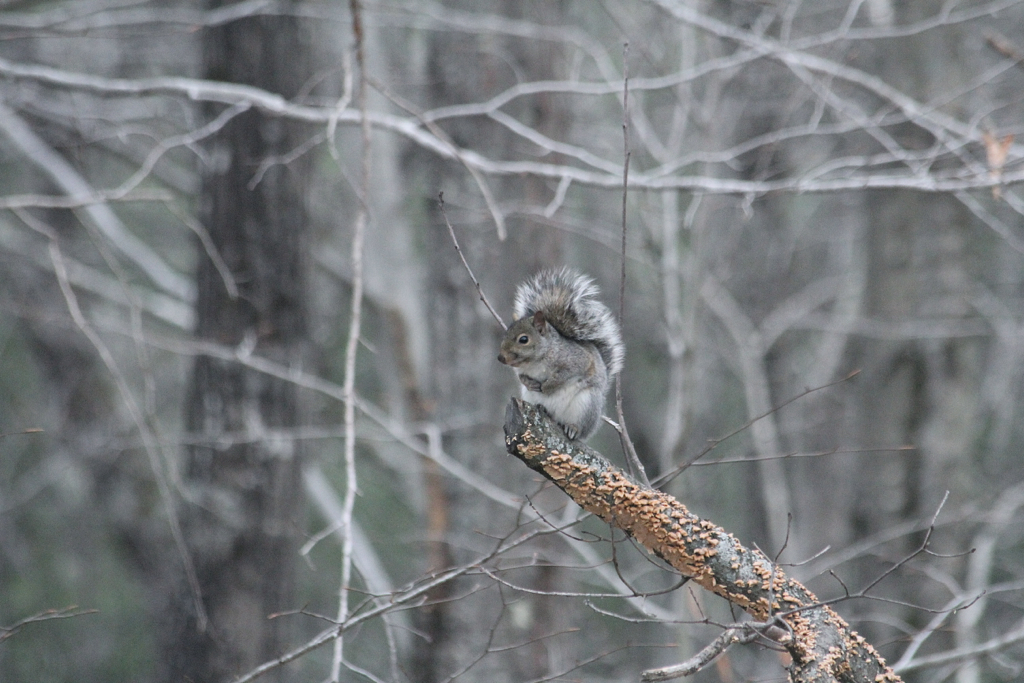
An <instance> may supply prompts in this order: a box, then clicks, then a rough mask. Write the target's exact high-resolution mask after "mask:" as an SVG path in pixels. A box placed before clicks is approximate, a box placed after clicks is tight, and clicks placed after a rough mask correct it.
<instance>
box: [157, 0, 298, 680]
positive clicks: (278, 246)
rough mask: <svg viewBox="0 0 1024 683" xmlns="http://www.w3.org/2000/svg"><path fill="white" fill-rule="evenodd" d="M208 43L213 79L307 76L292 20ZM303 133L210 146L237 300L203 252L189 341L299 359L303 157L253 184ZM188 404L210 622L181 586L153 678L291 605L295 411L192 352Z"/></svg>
mask: <svg viewBox="0 0 1024 683" xmlns="http://www.w3.org/2000/svg"><path fill="white" fill-rule="evenodd" d="M214 4H217V3H214ZM203 49H204V53H203V58H204V69H205V72H206V73H205V76H206V77H207V78H210V79H215V80H223V81H231V82H236V83H245V84H251V85H255V86H258V87H261V88H265V89H267V90H270V91H272V92H276V93H280V94H281V95H283V96H285V97H292V96H294V95H295V93H296V90H297V88H298V87H299V86H300V85H301V83H302V81H303V78H304V77H305V73H304V70H303V68H302V64H303V59H302V56H303V50H304V46H303V42H302V34H301V31H300V26H299V24H298V21H297V20H295V19H287V18H282V17H257V18H250V19H246V20H244V21H238V22H232V23H229V24H227V25H224V26H221V27H217V28H215V29H211V30H208V32H207V33H206V35H205V37H204V41H203ZM300 134H301V127H299V126H297V125H296V124H294V123H288V122H285V121H283V120H280V119H276V118H272V117H270V116H267V115H265V114H263V113H261V112H257V111H254V110H253V111H249V112H246V113H245V114H243V115H241V116H239V117H237V118H236V119H234V120H233V121H232V122H231V123H230V124H229V125H228V126H227V127H226V128H225V129H224V130H223V131H222V134H221V135H220V137H219V138H218V139H217V140H216V141H215V142H214V143H213V146H212V149H210V156H209V161H208V166H207V167H206V169H205V170H206V173H205V174H204V180H203V195H202V206H201V215H202V216H203V218H204V219H205V220H204V222H205V225H206V227H207V229H208V230H209V233H210V237H211V239H212V242H213V245H214V246H215V248H216V249H217V251H218V252H219V254H220V256H221V257H222V258H223V260H224V262H225V263H226V265H227V269H228V270H229V271H230V274H231V277H232V278H233V281H234V284H235V286H237V290H238V291H237V296H233V293H232V292H231V285H229V284H228V283H227V281H226V278H225V277H224V276H223V275H222V273H221V272H219V271H218V269H217V268H216V267H215V265H214V263H213V261H212V259H210V258H209V257H208V255H207V254H206V252H205V251H204V250H202V249H200V250H199V254H200V255H201V258H200V262H199V266H198V272H197V280H198V302H197V310H196V319H197V323H196V337H197V338H198V339H200V340H203V341H211V342H215V343H219V344H227V345H231V346H237V345H241V346H243V347H245V348H252V349H253V353H255V354H258V355H259V356H261V357H266V358H270V359H272V360H274V361H276V362H279V363H284V364H289V365H295V364H299V363H300V362H301V359H302V356H303V351H304V347H305V343H306V336H307V335H306V330H307V324H306V312H305V293H304V276H303V270H304V259H303V245H304V235H305V227H306V211H305V206H304V197H303V188H304V182H303V181H304V173H303V168H302V164H301V162H298V163H291V164H289V165H288V166H285V165H275V166H273V167H271V168H269V170H267V171H266V173H265V174H264V175H263V176H262V178H259V182H258V183H255V180H256V179H257V178H258V176H257V175H256V174H257V171H258V169H259V165H260V163H261V162H262V161H264V160H266V159H268V158H269V157H271V156H273V155H276V154H282V153H284V152H287V151H288V150H290V149H292V148H294V147H295V146H296V144H298V139H299V135H300ZM252 184H255V187H252V186H251V185H252ZM185 410H186V425H187V429H188V431H189V432H190V433H191V434H192V436H193V440H194V443H195V445H191V446H189V447H188V448H187V449H186V452H185V460H184V465H183V467H182V468H181V475H182V479H183V483H184V485H185V490H186V492H187V498H188V500H187V502H186V503H185V504H184V509H183V514H182V520H183V525H184V527H185V533H186V536H187V538H188V543H189V547H190V550H191V552H192V554H193V561H194V563H195V566H196V573H197V577H198V582H199V588H200V590H201V593H202V601H203V605H204V606H205V610H206V613H207V615H208V617H209V623H208V624H207V625H206V626H205V629H204V628H203V624H202V623H201V618H200V617H199V615H198V614H197V611H196V610H195V609H194V601H193V600H191V599H189V598H188V594H187V591H186V590H185V589H184V588H180V589H179V590H178V591H177V593H176V595H175V596H174V597H173V598H172V605H171V607H170V609H169V610H168V613H169V617H170V619H171V621H172V623H171V627H170V628H169V629H167V630H166V631H165V633H164V642H163V648H162V650H163V662H162V664H163V669H162V672H161V674H162V677H163V678H164V679H165V680H173V681H182V680H187V681H196V682H199V681H218V680H224V679H225V678H226V677H228V676H230V675H231V674H233V673H236V672H238V671H243V670H245V669H248V668H250V667H252V666H254V665H256V664H258V663H260V662H262V661H264V660H266V659H268V658H270V657H271V656H273V655H275V654H276V653H277V652H279V651H280V650H281V648H282V647H283V646H284V645H285V643H284V640H285V636H284V633H283V632H282V629H283V628H284V626H285V623H286V621H287V620H268V619H267V616H268V615H269V614H271V613H273V612H277V611H280V610H282V609H288V608H292V607H294V606H295V605H294V604H293V602H292V600H291V593H292V583H293V575H294V563H295V560H296V558H297V556H298V555H297V552H296V548H297V542H296V541H297V539H298V537H299V532H300V531H301V527H302V524H301V512H302V506H301V485H300V481H301V480H300V458H299V448H298V445H297V444H296V443H295V442H294V441H293V440H291V439H290V438H288V437H284V436H281V435H280V434H275V431H277V430H282V429H287V428H290V427H293V426H295V425H297V424H299V422H300V419H299V406H298V401H297V397H296V392H295V387H294V386H293V385H291V384H289V383H287V382H284V381H282V380H279V379H275V378H270V377H267V376H265V375H261V374H258V373H256V372H253V371H251V370H248V369H246V368H243V367H240V366H239V365H237V364H235V363H231V362H227V361H223V360H216V359H212V358H208V357H199V358H198V359H197V360H196V363H195V367H194V369H193V375H192V384H191V388H190V391H189V396H188V399H187V405H186V409H185ZM224 443H229V444H230V445H228V446H227V447H224V446H223V445H221V444H224ZM184 585H185V584H184V582H183V583H182V586H184Z"/></svg>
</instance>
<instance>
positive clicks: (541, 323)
mask: <svg viewBox="0 0 1024 683" xmlns="http://www.w3.org/2000/svg"><path fill="white" fill-rule="evenodd" d="M547 324H548V320H547V318H545V317H544V311H537V312H536V313H534V314H533V326H534V327H535V328H537V330H539V331H540V332H541V333H543V332H544V328H545V327H547Z"/></svg>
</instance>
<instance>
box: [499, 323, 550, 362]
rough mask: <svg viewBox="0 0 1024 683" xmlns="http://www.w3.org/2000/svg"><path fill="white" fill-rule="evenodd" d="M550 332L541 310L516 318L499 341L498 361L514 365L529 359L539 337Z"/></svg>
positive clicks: (538, 341)
mask: <svg viewBox="0 0 1024 683" xmlns="http://www.w3.org/2000/svg"><path fill="white" fill-rule="evenodd" d="M550 333H551V326H550V325H549V324H548V321H547V318H545V317H544V313H543V312H541V311H537V312H536V313H534V314H533V315H532V316H527V317H525V318H520V319H519V320H516V321H515V322H514V323H512V326H511V327H509V328H508V331H507V332H505V338H504V339H503V340H502V342H501V350H500V351H499V353H498V361H499V362H500V363H504V364H505V365H511V366H512V367H516V366H518V365H520V364H522V363H523V362H525V361H527V360H530V358H532V357H533V355H534V353H533V352H534V349H536V348H537V345H538V344H539V343H540V340H541V338H543V337H545V336H547V335H548V334H550Z"/></svg>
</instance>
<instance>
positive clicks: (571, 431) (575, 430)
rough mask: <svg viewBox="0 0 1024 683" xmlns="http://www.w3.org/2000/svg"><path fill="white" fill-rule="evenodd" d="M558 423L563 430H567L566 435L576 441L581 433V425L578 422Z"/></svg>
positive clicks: (570, 439)
mask: <svg viewBox="0 0 1024 683" xmlns="http://www.w3.org/2000/svg"><path fill="white" fill-rule="evenodd" d="M558 425H559V426H560V427H561V428H562V431H563V432H565V435H566V436H567V437H569V441H575V440H576V437H577V436H579V435H580V426H579V425H577V424H568V425H567V424H562V423H561V422H559V423H558Z"/></svg>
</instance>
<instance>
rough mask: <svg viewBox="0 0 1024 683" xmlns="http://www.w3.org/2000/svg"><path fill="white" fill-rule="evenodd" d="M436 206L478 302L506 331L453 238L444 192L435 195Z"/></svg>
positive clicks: (504, 325)
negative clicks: (471, 282) (474, 290)
mask: <svg viewBox="0 0 1024 683" xmlns="http://www.w3.org/2000/svg"><path fill="white" fill-rule="evenodd" d="M437 205H438V206H439V207H441V215H442V216H444V224H445V225H447V226H448V234H449V235H451V238H452V244H454V245H455V251H457V252H458V253H459V258H460V259H462V265H463V266H465V267H466V272H467V273H469V277H470V279H472V280H473V284H475V285H476V291H477V293H478V294H479V295H480V301H483V302H484V306H486V307H487V310H488V311H490V312H491V315H493V316H494V319H495V320H497V321H498V324H499V325H501V329H503V330H507V329H508V325H506V324H505V321H503V320H502V319H501V316H500V315H498V312H497V311H496V310H494V306H491V302H490V301H488V300H487V296H486V295H484V290H483V288H482V287H481V286H480V281H479V280H477V279H476V275H473V269H472V268H470V267H469V262H467V261H466V256H465V254H463V253H462V247H460V246H459V240H458V238H457V237H455V229H454V228H452V222H451V221H450V220H448V212H446V211H445V210H444V192H438V193H437Z"/></svg>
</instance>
